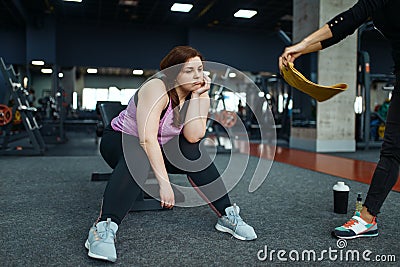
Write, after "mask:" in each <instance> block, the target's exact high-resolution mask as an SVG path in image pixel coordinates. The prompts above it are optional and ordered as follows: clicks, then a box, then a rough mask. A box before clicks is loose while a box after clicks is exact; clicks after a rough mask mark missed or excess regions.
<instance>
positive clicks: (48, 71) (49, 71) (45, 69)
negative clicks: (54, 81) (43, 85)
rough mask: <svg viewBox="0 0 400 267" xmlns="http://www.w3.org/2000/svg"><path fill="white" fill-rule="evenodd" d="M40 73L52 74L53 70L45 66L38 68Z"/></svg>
mask: <svg viewBox="0 0 400 267" xmlns="http://www.w3.org/2000/svg"><path fill="white" fill-rule="evenodd" d="M40 71H41V72H42V73H44V74H52V73H53V70H52V69H47V68H43V69H41V70H40Z"/></svg>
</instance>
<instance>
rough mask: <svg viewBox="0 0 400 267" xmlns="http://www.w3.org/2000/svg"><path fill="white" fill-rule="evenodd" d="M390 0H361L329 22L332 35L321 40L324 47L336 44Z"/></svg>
mask: <svg viewBox="0 0 400 267" xmlns="http://www.w3.org/2000/svg"><path fill="white" fill-rule="evenodd" d="M389 1H390V0H359V1H358V2H357V3H356V4H355V5H354V6H353V7H351V8H350V9H348V10H347V11H345V12H342V13H340V14H339V15H337V16H336V17H334V18H333V19H331V20H330V21H328V22H327V24H328V26H329V28H330V29H331V31H332V35H333V36H332V37H331V38H329V39H327V40H324V41H322V42H321V45H322V48H323V49H324V48H326V47H329V46H331V45H334V44H336V43H338V42H340V41H341V40H343V39H344V38H346V37H347V36H349V35H351V34H353V33H354V31H355V30H356V29H357V28H358V27H360V26H361V25H362V24H363V23H364V22H366V21H367V20H368V18H370V17H372V15H373V14H374V12H375V11H376V10H378V9H381V8H383V7H384V6H385V5H386V4H387V3H388V2H389Z"/></svg>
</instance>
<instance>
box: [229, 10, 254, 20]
mask: <svg viewBox="0 0 400 267" xmlns="http://www.w3.org/2000/svg"><path fill="white" fill-rule="evenodd" d="M256 14H257V11H255V10H248V9H240V10H239V11H237V12H236V13H235V14H233V16H234V17H235V18H245V19H249V18H252V17H253V16H255V15H256Z"/></svg>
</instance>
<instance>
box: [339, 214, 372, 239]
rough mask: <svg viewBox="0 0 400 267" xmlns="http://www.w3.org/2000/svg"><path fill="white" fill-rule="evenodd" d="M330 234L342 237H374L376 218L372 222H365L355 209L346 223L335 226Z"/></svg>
mask: <svg viewBox="0 0 400 267" xmlns="http://www.w3.org/2000/svg"><path fill="white" fill-rule="evenodd" d="M332 234H333V235H334V236H336V237H337V238H342V239H353V238H357V237H374V236H377V235H378V223H377V222H376V218H374V220H373V221H372V223H367V222H366V221H364V220H363V219H362V218H361V214H360V212H358V211H356V212H355V213H354V216H353V217H352V218H351V219H350V220H349V221H348V222H347V223H345V224H343V225H342V226H340V227H336V228H335V230H334V231H333V232H332Z"/></svg>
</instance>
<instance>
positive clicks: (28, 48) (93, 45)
mask: <svg viewBox="0 0 400 267" xmlns="http://www.w3.org/2000/svg"><path fill="white" fill-rule="evenodd" d="M0 37H1V39H2V40H7V39H10V40H12V41H11V43H7V44H0V48H1V50H0V51H2V54H3V57H5V58H6V59H7V61H9V62H10V63H13V64H26V63H29V62H30V60H32V59H39V58H40V57H41V58H42V59H44V60H45V61H46V62H47V63H50V64H53V63H56V64H57V65H59V66H66V67H68V66H88V67H89V66H92V67H127V68H144V69H156V68H158V66H159V62H160V60H161V59H162V58H163V57H164V56H165V55H166V54H167V53H168V51H169V50H171V49H172V48H173V47H174V46H177V45H187V44H189V45H192V46H194V47H195V48H197V49H199V50H200V51H201V52H202V53H203V54H204V56H205V57H206V59H207V60H210V61H216V62H220V63H224V64H229V65H231V66H233V67H235V68H237V69H240V70H243V71H273V72H275V71H276V70H277V57H278V55H279V54H280V53H281V52H282V50H283V48H284V46H283V43H282V41H281V40H280V39H279V38H278V37H277V36H276V35H274V34H273V33H270V34H265V33H258V32H242V31H232V30H231V31H222V30H218V31H217V30H208V29H187V28H179V29H178V30H177V29H175V28H171V27H164V28H154V27H150V26H149V27H146V28H138V27H136V26H132V25H120V24H115V25H102V24H100V23H99V24H96V23H93V24H87V23H82V22H80V21H79V20H74V21H56V20H55V19H53V18H51V17H48V18H44V19H43V20H42V23H41V24H40V25H35V26H29V27H27V29H26V30H25V31H24V30H20V31H11V32H10V31H9V32H7V31H5V30H0Z"/></svg>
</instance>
